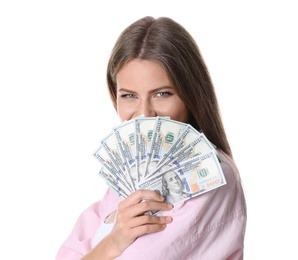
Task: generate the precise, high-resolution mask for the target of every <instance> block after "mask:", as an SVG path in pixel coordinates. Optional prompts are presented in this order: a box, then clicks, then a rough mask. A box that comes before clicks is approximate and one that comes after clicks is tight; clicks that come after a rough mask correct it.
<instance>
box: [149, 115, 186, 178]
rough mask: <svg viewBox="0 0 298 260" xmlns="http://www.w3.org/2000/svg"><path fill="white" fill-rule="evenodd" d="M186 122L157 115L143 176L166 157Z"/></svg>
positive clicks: (153, 169)
mask: <svg viewBox="0 0 298 260" xmlns="http://www.w3.org/2000/svg"><path fill="white" fill-rule="evenodd" d="M186 127H187V124H185V123H182V122H178V121H175V120H171V119H169V118H163V117H157V120H156V123H155V128H154V131H153V137H152V142H151V146H150V150H149V153H148V156H147V162H146V171H145V177H146V178H147V176H149V175H151V173H153V172H154V171H155V169H156V166H157V165H158V164H159V161H160V159H161V158H163V157H166V156H167V154H168V152H169V150H170V148H171V147H172V145H173V144H174V143H175V142H176V141H177V139H178V137H179V136H180V134H181V133H182V131H183V130H184V129H185V128H186Z"/></svg>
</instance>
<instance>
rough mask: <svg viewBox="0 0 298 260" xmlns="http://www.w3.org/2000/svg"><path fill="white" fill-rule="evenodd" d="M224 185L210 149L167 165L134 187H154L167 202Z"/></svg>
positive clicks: (218, 166)
mask: <svg viewBox="0 0 298 260" xmlns="http://www.w3.org/2000/svg"><path fill="white" fill-rule="evenodd" d="M225 184H226V180H225V177H224V174H223V172H222V169H221V166H220V164H219V161H218V158H217V156H216V152H215V151H213V150H212V151H210V152H208V153H206V154H202V155H199V156H197V157H194V158H191V159H189V160H187V161H184V162H182V163H181V164H176V165H175V164H173V165H167V167H164V169H163V170H162V171H161V172H160V174H158V175H156V176H153V177H151V178H149V179H147V180H145V181H144V182H142V183H139V185H138V188H139V189H150V190H154V191H156V192H158V193H160V194H162V195H163V196H164V197H165V200H166V201H168V202H169V203H172V204H177V203H179V202H181V201H184V200H187V199H190V198H192V197H196V196H198V195H200V194H203V193H205V192H208V191H211V190H213V189H215V188H218V187H220V186H223V185H225Z"/></svg>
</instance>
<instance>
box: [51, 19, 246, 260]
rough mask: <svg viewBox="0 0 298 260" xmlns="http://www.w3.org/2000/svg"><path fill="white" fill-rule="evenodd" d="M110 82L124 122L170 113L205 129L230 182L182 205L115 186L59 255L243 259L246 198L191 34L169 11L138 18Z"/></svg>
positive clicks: (116, 51) (118, 51)
mask: <svg viewBox="0 0 298 260" xmlns="http://www.w3.org/2000/svg"><path fill="white" fill-rule="evenodd" d="M107 82H108V88H109V92H110V96H111V99H112V102H113V104H114V107H115V109H116V110H117V112H118V115H119V117H120V119H121V120H122V121H124V120H129V119H132V118H134V117H137V116H140V115H144V116H145V117H155V116H168V117H170V118H171V119H173V120H177V121H181V122H184V123H188V124H191V125H192V126H193V127H194V128H196V129H197V130H198V131H200V132H203V133H204V134H205V135H206V137H207V138H208V139H209V141H211V142H212V143H213V144H214V145H215V146H216V150H217V152H218V154H219V156H220V159H221V167H222V170H223V172H224V175H225V179H226V182H227V184H226V185H224V186H222V187H219V188H217V189H214V190H212V191H209V192H207V193H204V194H202V195H200V196H197V197H195V198H192V199H189V200H186V201H184V202H181V203H179V204H177V205H175V207H173V205H171V204H169V203H166V202H164V198H163V197H162V196H160V195H159V194H158V193H156V192H154V191H150V190H138V191H136V192H134V193H132V194H131V195H129V196H128V197H127V198H126V199H123V198H121V197H119V196H118V194H117V193H115V192H114V191H113V190H112V189H110V188H109V189H108V190H107V192H106V194H105V196H104V197H103V198H102V200H100V201H99V202H96V203H94V204H93V205H91V206H90V207H89V208H88V209H87V210H85V211H84V212H83V213H82V214H81V216H80V217H79V219H78V221H77V223H76V224H75V226H74V229H73V230H72V232H71V234H70V235H69V237H68V238H67V239H66V241H65V242H64V243H63V245H62V246H61V248H60V249H59V251H58V254H57V258H56V259H57V260H60V259H115V258H116V259H129V260H131V259H171V260H173V259H179V260H180V259H183V260H185V259H208V260H210V259H212V260H216V259H243V249H244V237H245V227H246V204H245V197H244V194H243V190H242V186H241V180H240V177H239V174H238V170H237V168H236V166H235V163H234V161H233V157H232V152H231V148H230V146H229V143H228V140H227V137H226V134H225V131H224V127H223V123H222V120H221V117H220V111H219V107H218V103H217V98H216V94H215V90H214V87H213V84H212V81H211V78H210V76H209V73H208V70H207V67H206V65H205V63H204V60H203V58H202V56H201V54H200V51H199V48H198V46H197V45H196V42H195V41H194V39H193V38H192V37H191V35H190V34H189V33H188V32H187V31H186V30H185V29H184V28H183V27H182V26H181V25H179V24H178V23H176V22H175V21H173V20H172V19H169V18H166V17H161V18H158V19H154V18H152V17H144V18H142V19H140V20H138V21H136V22H134V23H133V24H131V25H130V26H129V27H128V28H126V29H125V30H124V31H123V33H122V34H121V35H120V37H119V38H118V40H117V42H116V44H115V46H114V48H113V51H112V54H111V57H110V61H109V63H108V69H107ZM141 201H142V202H141ZM140 202H141V203H140ZM147 211H159V214H156V215H149V214H144V213H145V212H147Z"/></svg>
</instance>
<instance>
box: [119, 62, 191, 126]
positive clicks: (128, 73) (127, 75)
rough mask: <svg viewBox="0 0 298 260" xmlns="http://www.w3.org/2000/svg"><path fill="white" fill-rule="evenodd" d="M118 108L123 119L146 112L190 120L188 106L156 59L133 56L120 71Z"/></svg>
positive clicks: (148, 114) (182, 120)
mask: <svg viewBox="0 0 298 260" xmlns="http://www.w3.org/2000/svg"><path fill="white" fill-rule="evenodd" d="M117 112H118V115H119V117H120V119H121V120H122V121H124V120H130V119H132V118H134V117H137V116H140V115H144V116H145V117H155V116H169V117H170V118H171V119H173V120H177V121H180V122H184V123H188V120H189V113H188V110H187V108H186V106H185V104H184V103H183V101H182V100H181V99H180V97H179V96H178V95H177V93H176V91H175V88H174V86H173V85H172V83H171V82H170V79H169V78H168V76H167V73H166V71H165V70H164V69H163V68H162V67H161V66H160V65H159V64H158V63H156V62H153V61H148V60H140V59H134V60H132V61H130V62H128V63H127V64H125V65H124V66H123V68H122V69H121V70H120V71H119V72H118V74H117Z"/></svg>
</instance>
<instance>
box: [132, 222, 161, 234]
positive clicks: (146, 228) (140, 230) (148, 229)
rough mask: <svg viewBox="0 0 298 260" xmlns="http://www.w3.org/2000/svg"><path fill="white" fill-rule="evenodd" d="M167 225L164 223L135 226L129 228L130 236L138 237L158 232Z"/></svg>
mask: <svg viewBox="0 0 298 260" xmlns="http://www.w3.org/2000/svg"><path fill="white" fill-rule="evenodd" d="M166 227H167V225H166V224H147V225H143V226H137V227H135V228H132V229H131V236H132V237H140V236H142V235H145V234H149V233H154V232H159V231H162V230H164V229H165V228H166Z"/></svg>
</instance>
